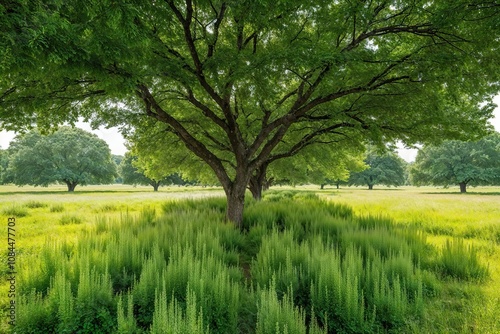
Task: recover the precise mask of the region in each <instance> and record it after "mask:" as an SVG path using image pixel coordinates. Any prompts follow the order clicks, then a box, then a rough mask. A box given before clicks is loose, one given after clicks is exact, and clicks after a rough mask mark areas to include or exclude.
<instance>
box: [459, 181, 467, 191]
mask: <svg viewBox="0 0 500 334" xmlns="http://www.w3.org/2000/svg"><path fill="white" fill-rule="evenodd" d="M459 185H460V192H461V193H466V192H467V183H465V182H460V183H459Z"/></svg>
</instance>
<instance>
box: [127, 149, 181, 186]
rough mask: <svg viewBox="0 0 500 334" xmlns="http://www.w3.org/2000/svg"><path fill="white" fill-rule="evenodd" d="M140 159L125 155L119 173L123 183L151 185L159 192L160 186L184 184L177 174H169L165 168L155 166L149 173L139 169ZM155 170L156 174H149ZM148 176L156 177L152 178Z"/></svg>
mask: <svg viewBox="0 0 500 334" xmlns="http://www.w3.org/2000/svg"><path fill="white" fill-rule="evenodd" d="M139 165H140V162H139V158H138V157H137V156H135V155H133V154H132V153H130V152H127V153H125V157H124V158H123V160H122V161H121V163H120V166H119V173H120V175H121V176H122V178H123V183H125V184H133V185H138V184H141V185H150V186H152V187H153V189H154V191H158V187H159V186H160V185H168V184H182V183H183V181H182V179H181V178H179V177H178V176H177V175H175V174H173V175H172V174H169V173H168V172H167V171H166V169H165V168H163V166H158V165H157V166H155V168H154V169H151V168H148V171H146V170H144V167H143V168H140V167H138V166H139ZM149 170H154V172H149ZM146 174H147V175H154V176H151V177H148V176H146Z"/></svg>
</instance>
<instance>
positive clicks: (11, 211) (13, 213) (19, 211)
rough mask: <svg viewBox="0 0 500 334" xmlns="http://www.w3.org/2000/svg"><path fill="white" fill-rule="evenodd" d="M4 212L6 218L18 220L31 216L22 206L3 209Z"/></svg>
mask: <svg viewBox="0 0 500 334" xmlns="http://www.w3.org/2000/svg"><path fill="white" fill-rule="evenodd" d="M2 212H3V214H4V215H6V216H9V217H16V218H21V217H26V216H27V215H28V214H29V212H28V209H26V207H24V206H21V205H12V206H11V207H10V208H5V209H3V211H2Z"/></svg>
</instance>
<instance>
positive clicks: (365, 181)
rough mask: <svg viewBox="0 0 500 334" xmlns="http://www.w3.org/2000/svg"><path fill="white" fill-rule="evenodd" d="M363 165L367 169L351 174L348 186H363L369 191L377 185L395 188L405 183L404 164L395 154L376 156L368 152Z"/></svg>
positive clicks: (387, 153)
mask: <svg viewBox="0 0 500 334" xmlns="http://www.w3.org/2000/svg"><path fill="white" fill-rule="evenodd" d="M365 163H366V164H367V165H368V168H367V169H365V170H363V171H361V172H357V173H353V174H351V177H350V178H349V184H351V185H357V186H363V185H365V186H368V189H370V190H371V189H373V186H375V185H377V184H382V185H386V186H395V187H397V186H402V185H403V184H404V183H405V162H404V161H403V159H401V158H400V157H399V156H398V155H397V154H396V153H394V152H391V151H388V152H386V153H384V154H378V153H377V152H375V151H374V150H370V151H369V152H368V153H367V156H366V158H365Z"/></svg>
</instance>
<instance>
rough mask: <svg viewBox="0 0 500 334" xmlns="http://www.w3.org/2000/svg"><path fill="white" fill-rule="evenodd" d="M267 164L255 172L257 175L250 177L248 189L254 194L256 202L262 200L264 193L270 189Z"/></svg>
mask: <svg viewBox="0 0 500 334" xmlns="http://www.w3.org/2000/svg"><path fill="white" fill-rule="evenodd" d="M266 172H267V164H263V165H262V166H261V167H260V168H258V169H257V170H256V171H255V174H254V175H252V177H250V181H249V182H248V189H250V192H251V193H252V196H253V198H254V199H255V200H257V201H260V200H261V199H262V192H263V191H264V190H267V189H269V183H268V182H267V181H266Z"/></svg>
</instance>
